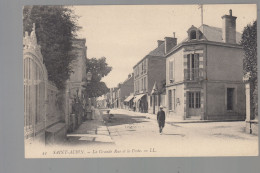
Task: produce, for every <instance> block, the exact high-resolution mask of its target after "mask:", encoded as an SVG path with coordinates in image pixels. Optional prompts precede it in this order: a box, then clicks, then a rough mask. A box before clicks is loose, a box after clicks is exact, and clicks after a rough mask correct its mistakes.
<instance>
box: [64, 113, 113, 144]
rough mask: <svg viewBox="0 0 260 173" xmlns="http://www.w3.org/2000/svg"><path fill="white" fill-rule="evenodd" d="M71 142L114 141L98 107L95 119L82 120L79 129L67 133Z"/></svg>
mask: <svg viewBox="0 0 260 173" xmlns="http://www.w3.org/2000/svg"><path fill="white" fill-rule="evenodd" d="M67 137H68V142H69V143H70V144H75V145H78V144H95V145H96V144H98V143H100V144H102V143H106V144H107V143H113V141H112V139H111V137H110V134H109V131H108V128H107V126H106V125H105V124H104V121H103V118H102V114H101V113H100V111H99V110H98V109H96V110H95V116H94V119H93V120H86V121H84V122H82V124H81V125H80V126H79V128H78V129H77V130H75V131H74V132H72V133H69V134H67Z"/></svg>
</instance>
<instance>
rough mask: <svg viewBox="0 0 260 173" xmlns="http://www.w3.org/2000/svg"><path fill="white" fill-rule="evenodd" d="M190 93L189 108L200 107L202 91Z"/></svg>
mask: <svg viewBox="0 0 260 173" xmlns="http://www.w3.org/2000/svg"><path fill="white" fill-rule="evenodd" d="M188 93H189V108H200V92H188Z"/></svg>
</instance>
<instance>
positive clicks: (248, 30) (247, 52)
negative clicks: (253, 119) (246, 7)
mask: <svg viewBox="0 0 260 173" xmlns="http://www.w3.org/2000/svg"><path fill="white" fill-rule="evenodd" d="M241 45H242V47H243V50H244V61H243V68H244V74H247V73H249V74H250V77H249V81H250V84H251V85H250V95H251V98H250V101H251V116H255V115H257V114H258V109H257V108H258V102H257V100H258V99H257V97H258V93H257V22H256V21H255V22H253V24H252V25H251V24H250V25H247V26H246V27H245V28H244V31H243V34H242V39H241Z"/></svg>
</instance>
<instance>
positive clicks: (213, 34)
mask: <svg viewBox="0 0 260 173" xmlns="http://www.w3.org/2000/svg"><path fill="white" fill-rule="evenodd" d="M191 27H193V26H191ZM198 29H199V30H200V31H201V33H203V36H204V38H205V39H206V41H212V42H218V43H224V42H223V38H222V28H218V27H213V26H209V25H205V24H203V25H201V26H200V27H199V28H198ZM241 38H242V34H241V33H239V32H236V43H237V44H240V40H241ZM187 41H189V38H188V37H186V38H185V39H184V40H182V41H181V42H180V43H179V44H177V45H176V46H175V47H173V48H172V49H171V50H170V51H169V53H167V55H169V54H171V53H172V52H173V51H174V50H175V49H176V48H178V47H180V46H181V44H182V43H184V42H187Z"/></svg>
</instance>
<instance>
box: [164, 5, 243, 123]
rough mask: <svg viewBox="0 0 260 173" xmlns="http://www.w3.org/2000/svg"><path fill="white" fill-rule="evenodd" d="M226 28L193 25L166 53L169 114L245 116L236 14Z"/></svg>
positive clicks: (180, 116) (225, 22) (225, 21)
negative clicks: (184, 37) (183, 38)
mask: <svg viewBox="0 0 260 173" xmlns="http://www.w3.org/2000/svg"><path fill="white" fill-rule="evenodd" d="M229 13H230V14H229V15H224V16H222V22H223V26H222V28H216V27H211V26H208V25H202V26H200V27H199V28H196V27H194V26H193V25H192V26H191V27H190V28H189V29H188V31H187V38H186V39H185V40H184V41H182V42H181V43H179V44H177V45H176V46H175V47H174V48H173V49H172V50H171V51H170V52H169V53H168V54H166V95H167V99H166V101H167V113H168V116H170V117H173V118H175V119H201V120H244V119H245V105H246V104H245V90H244V85H243V81H242V79H243V50H242V47H241V46H240V45H239V42H240V39H241V34H240V33H238V32H236V17H235V16H232V10H230V11H229Z"/></svg>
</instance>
